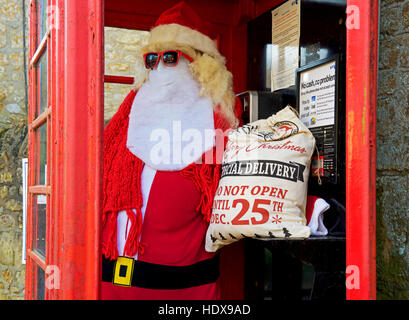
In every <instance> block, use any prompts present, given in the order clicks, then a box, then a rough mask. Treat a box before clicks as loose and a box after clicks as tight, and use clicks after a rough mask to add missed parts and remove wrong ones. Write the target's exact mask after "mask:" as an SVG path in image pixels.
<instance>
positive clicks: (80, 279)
mask: <svg viewBox="0 0 409 320" xmlns="http://www.w3.org/2000/svg"><path fill="white" fill-rule="evenodd" d="M60 3H61V2H60ZM64 3H65V7H64V11H65V13H64V28H65V42H64V53H65V56H64V64H65V66H64V68H65V70H64V73H63V75H60V76H62V77H63V78H64V99H63V100H60V101H59V102H60V103H61V104H62V105H59V106H57V107H60V108H63V113H62V114H59V117H60V118H59V120H60V121H61V122H60V125H61V124H62V129H61V131H62V132H61V135H60V139H61V141H59V143H60V144H62V145H63V152H62V153H59V154H58V156H59V157H60V158H59V161H60V164H59V168H58V170H59V171H60V173H61V174H62V175H61V176H60V178H59V180H60V182H59V191H58V193H59V197H60V199H59V200H60V201H61V203H62V205H61V211H60V214H61V216H60V219H59V220H60V230H61V234H62V237H61V241H60V245H61V251H60V254H59V255H60V259H59V260H60V267H61V288H62V292H61V293H60V295H59V298H60V299H98V296H99V283H100V260H101V256H100V248H99V246H100V216H101V203H102V194H101V190H102V188H101V186H102V184H101V181H102V161H101V160H102V157H101V156H102V132H103V122H104V121H103V79H104V75H103V66H104V61H103V44H104V39H103V26H104V23H103V2H102V1H99V0H89V1H83V0H69V1H65V2H64ZM68 31H69V32H68ZM59 89H62V88H59ZM61 117H62V118H61Z"/></svg>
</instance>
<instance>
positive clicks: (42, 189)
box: [25, 1, 51, 299]
mask: <svg viewBox="0 0 409 320" xmlns="http://www.w3.org/2000/svg"><path fill="white" fill-rule="evenodd" d="M48 5H50V1H48ZM37 19H38V11H37V8H36V2H35V1H30V25H29V28H30V44H29V57H30V60H29V61H30V69H29V72H28V73H29V113H28V121H29V132H28V151H29V152H28V158H29V172H28V188H27V192H28V197H27V205H28V210H27V237H26V248H27V251H26V257H27V259H26V290H25V296H26V299H36V298H37V268H41V269H42V270H43V271H44V272H45V271H46V267H47V265H48V264H49V254H48V250H49V247H50V246H49V243H50V241H49V237H50V235H51V232H50V226H49V224H48V221H49V220H50V206H49V203H50V196H51V195H50V193H51V192H50V187H49V181H50V180H49V176H50V170H47V176H46V182H45V185H36V184H37V181H39V179H38V178H39V172H38V171H39V170H37V169H38V167H39V155H38V150H39V149H38V146H39V143H40V134H39V132H38V130H39V129H40V128H41V127H42V126H47V164H49V163H50V159H51V152H50V146H51V143H50V138H51V135H50V130H49V128H50V122H49V119H50V112H51V111H50V109H49V108H48V106H47V107H46V109H45V110H44V111H43V113H42V114H39V113H40V103H41V101H39V97H40V94H41V88H40V81H39V77H38V71H37V69H36V64H37V63H38V62H39V60H40V58H41V57H42V56H44V54H47V57H49V56H51V49H50V46H49V43H50V32H48V31H47V32H46V33H45V35H44V36H43V38H42V39H41V42H40V43H39V42H38V38H37V36H38V32H39V28H38V24H37ZM44 23H45V22H44ZM47 62H48V60H47ZM50 74H51V71H50V63H49V62H48V63H47V93H46V94H47V97H48V95H49V93H50V91H51V90H50V86H51V81H49V79H50ZM36 115H37V116H36ZM38 194H44V195H45V196H46V197H47V207H46V221H47V225H46V239H45V240H46V250H45V251H46V252H45V258H44V257H42V256H41V255H40V254H38V253H37V252H36V248H33V239H35V238H36V237H37V223H38V219H37V209H36V207H34V203H36V202H34V197H36V196H37V195H38ZM33 216H35V222H36V225H33ZM46 297H47V292H46Z"/></svg>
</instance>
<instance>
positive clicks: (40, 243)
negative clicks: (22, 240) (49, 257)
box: [33, 194, 47, 258]
mask: <svg viewBox="0 0 409 320" xmlns="http://www.w3.org/2000/svg"><path fill="white" fill-rule="evenodd" d="M33 197H34V199H33V229H34V230H33V231H34V232H33V249H34V250H35V251H36V252H37V253H39V254H40V255H42V256H43V257H44V258H45V245H46V240H45V239H46V228H47V196H46V195H43V194H39V195H34V196H33Z"/></svg>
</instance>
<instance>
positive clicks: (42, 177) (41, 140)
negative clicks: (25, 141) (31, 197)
mask: <svg viewBox="0 0 409 320" xmlns="http://www.w3.org/2000/svg"><path fill="white" fill-rule="evenodd" d="M36 143H37V145H36V155H35V156H36V158H37V161H38V162H37V163H38V167H37V166H36V168H35V169H36V175H35V176H36V181H35V184H36V185H47V123H45V124H43V125H42V126H41V127H40V128H39V129H37V132H36Z"/></svg>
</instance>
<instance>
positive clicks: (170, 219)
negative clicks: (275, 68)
mask: <svg viewBox="0 0 409 320" xmlns="http://www.w3.org/2000/svg"><path fill="white" fill-rule="evenodd" d="M143 59H144V63H145V67H146V69H147V71H148V72H147V76H146V79H145V80H144V81H143V82H142V84H141V85H139V86H138V89H137V90H133V91H131V92H130V93H129V94H128V96H127V97H126V98H125V100H124V102H123V103H122V105H121V106H120V108H119V110H118V112H117V113H116V114H115V116H114V117H113V118H112V120H111V121H110V123H109V124H108V125H107V127H106V129H105V132H104V180H103V184H104V185H103V186H104V199H103V201H104V203H103V204H104V211H103V243H102V253H103V271H102V283H101V298H102V299H204V300H208V299H218V298H219V291H218V281H217V280H218V277H219V261H218V255H215V254H213V253H208V252H206V251H205V249H204V243H205V235H206V230H207V227H208V223H209V220H210V215H211V209H212V202H213V197H214V194H215V190H216V188H217V185H218V181H219V177H220V164H221V157H222V154H223V147H224V142H225V135H224V134H225V133H226V130H228V129H229V128H235V127H236V126H237V125H238V124H239V121H238V118H239V113H240V108H239V107H238V105H239V100H238V99H237V98H236V97H235V95H234V93H233V90H232V75H231V73H230V72H229V71H227V69H226V66H225V59H224V58H223V57H222V56H221V55H220V53H219V52H218V50H217V48H216V45H215V42H214V41H213V40H212V37H211V34H210V32H209V29H208V24H207V23H205V22H204V21H202V20H201V18H200V17H199V16H198V14H197V13H195V12H194V11H193V10H192V9H191V8H190V7H189V6H188V5H186V4H185V3H184V2H181V3H179V4H177V5H176V6H174V7H172V8H171V9H169V10H167V11H165V12H164V13H163V14H162V15H161V16H160V17H159V19H158V20H157V22H156V24H155V26H154V28H153V29H152V30H151V35H150V40H149V44H148V45H147V47H145V48H144V49H143ZM220 149H221V150H220Z"/></svg>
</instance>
